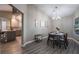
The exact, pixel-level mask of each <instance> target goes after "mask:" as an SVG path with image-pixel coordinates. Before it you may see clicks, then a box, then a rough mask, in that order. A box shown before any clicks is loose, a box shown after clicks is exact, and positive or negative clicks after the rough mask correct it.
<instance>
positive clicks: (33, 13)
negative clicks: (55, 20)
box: [27, 5, 52, 41]
mask: <svg viewBox="0 0 79 59" xmlns="http://www.w3.org/2000/svg"><path fill="white" fill-rule="evenodd" d="M27 9H28V15H27V16H28V32H29V33H28V39H27V40H28V41H31V40H33V39H34V35H35V34H43V36H46V35H48V33H49V32H51V31H52V27H51V25H52V24H51V21H52V20H51V19H50V18H49V17H48V16H47V15H45V14H44V13H43V12H41V11H40V10H38V9H37V8H36V7H34V6H32V5H28V8H27ZM35 21H37V22H38V24H35ZM41 22H43V23H42V25H44V24H45V26H41Z"/></svg>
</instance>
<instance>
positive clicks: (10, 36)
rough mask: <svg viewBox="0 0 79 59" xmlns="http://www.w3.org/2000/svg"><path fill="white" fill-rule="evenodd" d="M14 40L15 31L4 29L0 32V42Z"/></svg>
mask: <svg viewBox="0 0 79 59" xmlns="http://www.w3.org/2000/svg"><path fill="white" fill-rule="evenodd" d="M13 40H16V31H4V32H1V33H0V42H1V43H5V42H9V41H13Z"/></svg>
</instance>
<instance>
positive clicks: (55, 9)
mask: <svg viewBox="0 0 79 59" xmlns="http://www.w3.org/2000/svg"><path fill="white" fill-rule="evenodd" d="M57 9H58V7H57V6H55V7H54V9H53V13H52V14H53V16H52V19H53V20H58V19H61V17H60V16H59V15H58V13H57Z"/></svg>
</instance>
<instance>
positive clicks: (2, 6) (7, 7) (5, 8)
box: [0, 4, 12, 11]
mask: <svg viewBox="0 0 79 59" xmlns="http://www.w3.org/2000/svg"><path fill="white" fill-rule="evenodd" d="M0 11H12V7H11V6H10V5H8V4H0Z"/></svg>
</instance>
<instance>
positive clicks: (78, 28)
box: [74, 17, 79, 35]
mask: <svg viewBox="0 0 79 59" xmlns="http://www.w3.org/2000/svg"><path fill="white" fill-rule="evenodd" d="M74 29H75V33H76V34H78V35H79V17H77V18H75V25H74Z"/></svg>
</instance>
